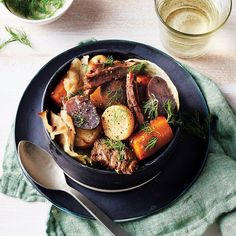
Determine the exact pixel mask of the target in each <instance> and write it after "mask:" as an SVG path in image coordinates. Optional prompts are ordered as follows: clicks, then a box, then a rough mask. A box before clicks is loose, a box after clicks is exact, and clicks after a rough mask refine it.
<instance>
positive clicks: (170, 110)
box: [163, 99, 182, 126]
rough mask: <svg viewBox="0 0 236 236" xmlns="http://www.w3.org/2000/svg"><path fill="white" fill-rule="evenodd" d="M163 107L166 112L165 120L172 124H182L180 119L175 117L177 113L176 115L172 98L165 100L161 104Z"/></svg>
mask: <svg viewBox="0 0 236 236" xmlns="http://www.w3.org/2000/svg"><path fill="white" fill-rule="evenodd" d="M163 108H164V110H165V111H166V114H167V118H166V120H167V122H168V123H169V124H172V125H175V126H177V125H182V121H181V120H180V119H178V118H177V115H176V112H175V111H176V105H175V103H174V102H173V101H172V100H169V99H168V100H167V101H166V102H165V103H164V104H163Z"/></svg>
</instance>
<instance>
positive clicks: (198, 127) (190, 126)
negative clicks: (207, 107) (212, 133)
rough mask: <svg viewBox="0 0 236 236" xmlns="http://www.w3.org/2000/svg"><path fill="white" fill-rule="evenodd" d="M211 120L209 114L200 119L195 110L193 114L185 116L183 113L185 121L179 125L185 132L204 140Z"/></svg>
mask: <svg viewBox="0 0 236 236" xmlns="http://www.w3.org/2000/svg"><path fill="white" fill-rule="evenodd" d="M211 121H212V117H211V115H208V116H207V117H206V118H204V119H202V118H200V115H199V112H195V114H194V115H190V116H187V118H186V115H185V121H184V122H183V124H182V126H181V127H182V128H183V130H184V131H185V132H186V133H188V134H190V135H194V136H196V137H198V138H201V139H204V140H206V138H207V133H208V129H209V126H210V123H211Z"/></svg>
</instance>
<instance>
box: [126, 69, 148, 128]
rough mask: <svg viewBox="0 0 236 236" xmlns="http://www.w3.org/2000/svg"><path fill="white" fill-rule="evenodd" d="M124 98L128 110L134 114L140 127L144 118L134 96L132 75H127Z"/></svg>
mask: <svg viewBox="0 0 236 236" xmlns="http://www.w3.org/2000/svg"><path fill="white" fill-rule="evenodd" d="M126 96H127V103H128V107H129V109H130V110H131V111H132V112H133V113H134V115H135V117H136V119H137V121H138V123H139V125H142V124H143V123H144V117H143V114H142V111H141V108H140V106H139V104H138V101H137V99H136V96H135V88H134V75H133V74H132V73H129V74H127V78H126Z"/></svg>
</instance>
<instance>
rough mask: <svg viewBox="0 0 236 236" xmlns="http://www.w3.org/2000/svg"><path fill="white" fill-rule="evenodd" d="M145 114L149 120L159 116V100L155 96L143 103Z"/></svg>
mask: <svg viewBox="0 0 236 236" xmlns="http://www.w3.org/2000/svg"><path fill="white" fill-rule="evenodd" d="M143 111H144V114H145V115H147V118H148V119H149V120H153V119H155V118H156V117H157V116H158V100H157V99H156V98H155V97H154V96H153V97H152V98H149V99H148V100H147V101H146V102H145V103H144V105H143Z"/></svg>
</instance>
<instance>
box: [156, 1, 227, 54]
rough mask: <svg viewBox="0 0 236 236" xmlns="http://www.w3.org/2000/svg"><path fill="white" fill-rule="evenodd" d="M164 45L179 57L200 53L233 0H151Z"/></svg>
mask: <svg viewBox="0 0 236 236" xmlns="http://www.w3.org/2000/svg"><path fill="white" fill-rule="evenodd" d="M154 2H155V10H156V13H157V16H158V19H159V29H160V37H161V41H162V43H163V46H164V47H165V48H166V49H167V50H168V51H169V52H170V53H171V54H173V55H175V56H177V57H181V58H193V57H199V56H202V55H203V54H205V53H206V52H207V49H208V47H209V44H210V40H211V38H212V36H213V35H214V34H215V33H216V32H217V31H218V30H219V29H220V28H221V27H222V26H223V25H224V24H225V22H226V21H227V19H228V18H229V16H230V13H231V10H232V0H154Z"/></svg>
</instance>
